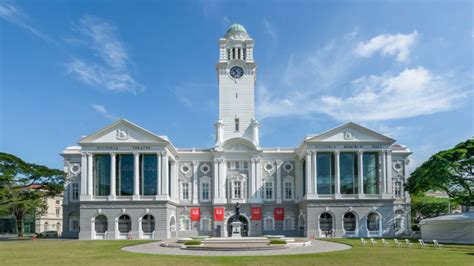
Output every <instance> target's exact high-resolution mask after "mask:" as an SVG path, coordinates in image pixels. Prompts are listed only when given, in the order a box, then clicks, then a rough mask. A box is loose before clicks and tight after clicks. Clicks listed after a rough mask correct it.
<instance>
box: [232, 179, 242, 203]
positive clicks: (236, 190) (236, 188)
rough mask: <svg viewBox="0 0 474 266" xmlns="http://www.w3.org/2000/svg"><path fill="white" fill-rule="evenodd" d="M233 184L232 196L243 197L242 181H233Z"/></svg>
mask: <svg viewBox="0 0 474 266" xmlns="http://www.w3.org/2000/svg"><path fill="white" fill-rule="evenodd" d="M232 184H233V191H232V194H233V195H232V198H234V199H241V198H242V182H241V181H233V183H232Z"/></svg>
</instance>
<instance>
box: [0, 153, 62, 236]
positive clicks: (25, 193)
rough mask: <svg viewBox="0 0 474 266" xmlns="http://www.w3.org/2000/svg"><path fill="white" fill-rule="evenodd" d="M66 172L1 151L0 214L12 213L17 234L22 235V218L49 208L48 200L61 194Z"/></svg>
mask: <svg viewBox="0 0 474 266" xmlns="http://www.w3.org/2000/svg"><path fill="white" fill-rule="evenodd" d="M63 189H64V173H63V171H61V170H57V169H50V168H48V167H46V166H43V165H37V164H32V163H27V162H25V161H23V160H22V159H20V158H18V157H16V156H14V155H12V154H8V153H0V214H6V215H12V216H13V217H14V218H15V220H16V224H17V232H18V236H19V237H22V236H23V218H24V217H25V215H27V214H28V213H36V214H42V213H43V212H44V211H46V208H47V206H46V203H45V199H46V198H48V197H54V196H56V195H59V194H61V192H62V191H63Z"/></svg>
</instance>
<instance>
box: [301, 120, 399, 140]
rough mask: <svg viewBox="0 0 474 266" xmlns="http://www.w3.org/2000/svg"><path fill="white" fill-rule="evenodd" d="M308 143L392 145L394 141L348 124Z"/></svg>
mask: <svg viewBox="0 0 474 266" xmlns="http://www.w3.org/2000/svg"><path fill="white" fill-rule="evenodd" d="M306 141H307V142H364V143H370V142H375V143H387V144H392V143H394V142H395V140H394V139H392V138H390V137H387V136H385V135H383V134H380V133H378V132H375V131H373V130H371V129H368V128H366V127H363V126H361V125H358V124H356V123H352V122H349V123H346V124H343V125H340V126H338V127H336V128H333V129H331V130H328V131H326V132H324V133H321V134H319V135H316V136H311V137H309V138H307V139H306Z"/></svg>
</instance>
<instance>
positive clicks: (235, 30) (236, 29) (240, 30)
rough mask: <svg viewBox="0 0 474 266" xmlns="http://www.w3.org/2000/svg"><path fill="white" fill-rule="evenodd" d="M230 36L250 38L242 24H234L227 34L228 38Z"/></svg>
mask: <svg viewBox="0 0 474 266" xmlns="http://www.w3.org/2000/svg"><path fill="white" fill-rule="evenodd" d="M230 36H234V37H235V36H243V37H245V38H248V33H247V30H246V29H245V28H244V26H242V25H240V24H232V25H231V26H230V27H229V29H228V30H227V32H226V33H225V37H226V38H229V37H230Z"/></svg>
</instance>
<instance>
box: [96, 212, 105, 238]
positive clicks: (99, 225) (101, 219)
mask: <svg viewBox="0 0 474 266" xmlns="http://www.w3.org/2000/svg"><path fill="white" fill-rule="evenodd" d="M94 226H95V232H96V233H99V234H103V233H105V232H106V231H107V227H108V226H107V217H105V216H104V215H99V216H97V217H95V222H94Z"/></svg>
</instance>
